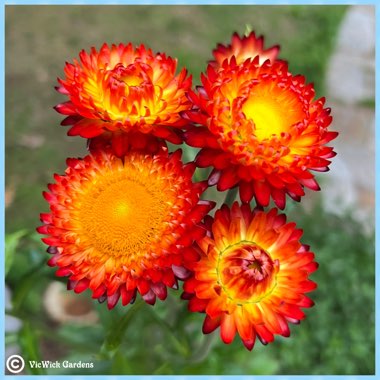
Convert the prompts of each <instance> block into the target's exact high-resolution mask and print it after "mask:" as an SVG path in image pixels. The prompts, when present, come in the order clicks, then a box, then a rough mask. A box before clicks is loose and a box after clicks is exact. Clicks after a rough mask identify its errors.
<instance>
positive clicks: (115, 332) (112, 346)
mask: <svg viewBox="0 0 380 380" xmlns="http://www.w3.org/2000/svg"><path fill="white" fill-rule="evenodd" d="M144 303H145V302H144V300H143V299H140V300H138V301H136V302H135V303H134V304H133V305H132V306H131V308H130V309H129V311H128V313H127V314H125V315H123V316H122V317H121V318H119V320H118V321H117V322H116V323H115V324H112V325H111V326H110V330H109V332H108V334H107V336H106V338H105V340H104V342H103V344H102V347H101V348H100V355H101V356H103V357H106V358H108V359H111V358H113V356H114V355H115V354H116V352H117V350H118V349H119V347H120V345H121V343H122V340H123V337H124V334H125V331H126V330H127V327H128V326H129V322H130V321H131V319H132V318H133V316H134V315H135V314H136V312H137V311H138V310H139V309H140V308H141V306H142V305H143V304H144Z"/></svg>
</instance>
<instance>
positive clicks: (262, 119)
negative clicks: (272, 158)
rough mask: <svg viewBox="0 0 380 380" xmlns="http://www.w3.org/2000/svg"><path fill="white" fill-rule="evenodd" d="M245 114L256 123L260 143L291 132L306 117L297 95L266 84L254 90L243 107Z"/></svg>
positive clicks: (274, 85)
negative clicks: (291, 128) (292, 127)
mask: <svg viewBox="0 0 380 380" xmlns="http://www.w3.org/2000/svg"><path fill="white" fill-rule="evenodd" d="M243 112H244V114H245V116H246V118H247V119H250V120H252V121H253V122H254V124H255V131H254V134H255V136H256V137H257V138H258V140H259V141H262V140H265V139H269V138H271V137H272V136H273V135H275V136H279V135H281V133H283V132H289V131H290V127H291V126H292V125H294V124H296V123H298V122H301V121H302V120H303V119H304V117H305V113H304V111H303V109H302V103H301V102H300V100H299V98H298V97H297V94H295V93H294V92H293V91H289V90H286V91H284V90H282V89H281V88H280V87H279V86H278V85H277V84H270V83H265V82H263V83H260V84H258V85H256V86H254V87H253V88H252V93H251V95H250V96H249V97H248V99H247V100H246V102H245V103H244V105H243Z"/></svg>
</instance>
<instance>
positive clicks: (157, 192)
mask: <svg viewBox="0 0 380 380" xmlns="http://www.w3.org/2000/svg"><path fill="white" fill-rule="evenodd" d="M118 169H119V170H117V171H115V170H110V171H106V172H105V173H103V175H97V176H96V178H95V179H93V180H92V182H91V183H89V184H88V185H87V186H86V188H85V191H84V192H83V193H81V195H80V196H79V199H78V200H77V202H76V203H77V204H78V210H77V213H76V214H77V217H78V221H79V229H80V231H81V233H80V236H81V238H82V239H83V240H84V241H85V242H87V243H88V244H89V245H91V246H92V247H94V248H95V253H94V254H95V255H96V256H103V255H107V256H108V257H118V256H124V257H125V258H126V259H127V260H131V261H133V260H137V259H138V257H139V252H143V254H145V253H146V251H147V249H146V247H147V246H148V245H149V244H151V243H152V241H156V240H157V239H159V236H160V231H161V230H162V228H163V222H164V219H165V217H166V216H167V212H168V208H169V204H168V202H167V195H166V194H165V192H164V191H163V189H162V184H160V183H158V182H159V181H158V180H157V179H155V178H154V177H149V176H147V173H141V172H139V171H138V170H136V168H134V167H132V165H131V166H128V165H126V166H120V167H119V168H118ZM148 174H149V173H148Z"/></svg>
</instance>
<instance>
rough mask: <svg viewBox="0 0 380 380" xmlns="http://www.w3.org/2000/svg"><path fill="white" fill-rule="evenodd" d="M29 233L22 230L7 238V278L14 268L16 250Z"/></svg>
mask: <svg viewBox="0 0 380 380" xmlns="http://www.w3.org/2000/svg"><path fill="white" fill-rule="evenodd" d="M27 233H28V232H27V231H26V230H20V231H17V232H14V233H12V234H8V235H6V236H5V276H6V275H7V273H8V272H9V270H10V269H11V267H12V264H13V260H14V257H15V253H16V249H17V247H18V245H19V243H20V240H21V238H23V237H24V236H25V235H26V234H27Z"/></svg>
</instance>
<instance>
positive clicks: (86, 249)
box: [38, 149, 214, 308]
mask: <svg viewBox="0 0 380 380" xmlns="http://www.w3.org/2000/svg"><path fill="white" fill-rule="evenodd" d="M67 164H68V168H67V169H66V172H65V175H57V174H56V175H55V176H54V178H55V183H54V184H50V185H49V186H48V188H49V190H50V192H45V193H44V197H45V199H46V200H47V201H48V203H49V204H50V213H45V214H41V221H42V222H43V223H44V225H43V226H41V227H39V228H38V232H39V233H41V234H45V235H48V237H45V238H43V239H42V240H43V241H44V243H46V244H47V245H49V246H50V247H49V248H48V252H49V253H51V254H53V256H52V258H51V259H50V260H49V262H48V263H49V265H50V266H57V267H59V269H58V270H57V272H56V274H57V276H68V277H69V285H68V287H69V288H71V289H74V291H75V292H77V293H79V292H82V291H84V290H86V289H87V288H89V289H90V290H91V291H92V297H93V298H97V299H99V300H100V301H104V300H107V303H108V307H109V308H112V307H114V306H115V305H116V303H117V302H118V300H119V298H120V296H121V299H122V303H123V305H126V304H128V303H129V302H133V300H134V299H135V296H136V291H138V292H139V293H140V294H141V296H142V298H143V299H144V300H145V301H146V302H147V303H150V304H154V303H155V300H156V296H157V297H158V298H159V299H165V298H166V293H167V288H166V287H173V288H175V287H177V286H178V285H177V278H180V279H183V278H184V277H185V276H186V275H187V273H188V271H187V270H186V269H185V268H184V267H183V264H184V262H185V261H186V260H187V248H186V247H188V246H190V245H191V244H192V242H193V240H194V239H196V238H200V237H201V236H203V234H204V233H205V230H204V228H202V227H200V226H199V222H200V220H201V219H202V218H203V217H204V215H205V214H207V213H208V211H209V210H210V209H211V208H212V207H213V205H214V204H213V202H208V201H202V200H200V198H199V197H200V195H201V193H202V192H203V191H204V189H205V187H206V184H205V183H204V182H203V183H202V182H199V183H193V182H192V175H193V173H194V170H195V165H194V164H193V163H189V164H186V165H184V164H183V163H182V162H181V151H176V152H175V153H172V154H168V152H167V150H166V149H163V150H162V151H160V152H159V153H158V154H156V155H154V156H152V155H144V154H141V153H138V152H131V153H130V154H128V155H126V156H125V157H123V158H118V157H116V156H115V155H113V154H111V153H110V152H105V151H98V152H94V153H93V154H91V155H88V156H86V157H85V158H84V159H68V160H67Z"/></svg>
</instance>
